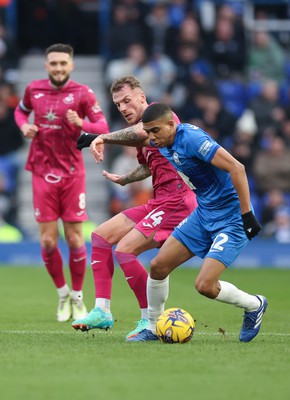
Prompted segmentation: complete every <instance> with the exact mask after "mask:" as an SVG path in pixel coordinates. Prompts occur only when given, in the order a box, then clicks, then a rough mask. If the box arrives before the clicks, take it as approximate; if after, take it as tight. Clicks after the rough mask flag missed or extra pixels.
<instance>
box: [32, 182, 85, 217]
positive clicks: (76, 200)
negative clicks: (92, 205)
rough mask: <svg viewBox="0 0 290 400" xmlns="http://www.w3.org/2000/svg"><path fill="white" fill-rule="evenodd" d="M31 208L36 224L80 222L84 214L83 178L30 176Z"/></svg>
mask: <svg viewBox="0 0 290 400" xmlns="http://www.w3.org/2000/svg"><path fill="white" fill-rule="evenodd" d="M32 188H33V206H34V215H35V219H36V221H37V222H50V221H56V220H58V219H59V218H61V219H62V220H63V221H65V222H82V221H86V220H87V219H88V217H87V213H86V194H85V188H86V184H85V177H84V176H77V177H73V178H57V177H54V176H49V177H47V178H44V177H42V176H38V175H35V174H32Z"/></svg>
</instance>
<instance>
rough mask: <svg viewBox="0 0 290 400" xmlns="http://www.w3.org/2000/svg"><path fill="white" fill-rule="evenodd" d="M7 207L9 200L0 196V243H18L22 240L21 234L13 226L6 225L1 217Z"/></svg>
mask: <svg viewBox="0 0 290 400" xmlns="http://www.w3.org/2000/svg"><path fill="white" fill-rule="evenodd" d="M8 207H9V200H8V199H7V197H6V196H3V195H1V194H0V243H18V242H21V241H22V239H23V235H22V233H21V232H20V231H19V230H18V229H17V228H16V227H15V226H13V225H11V224H9V223H7V222H6V221H5V219H4V217H3V216H4V215H5V214H6V213H7V209H8Z"/></svg>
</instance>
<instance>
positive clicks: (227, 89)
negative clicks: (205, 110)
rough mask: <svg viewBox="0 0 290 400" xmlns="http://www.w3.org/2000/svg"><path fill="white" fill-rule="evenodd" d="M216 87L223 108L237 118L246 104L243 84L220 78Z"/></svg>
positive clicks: (245, 92)
mask: <svg viewBox="0 0 290 400" xmlns="http://www.w3.org/2000/svg"><path fill="white" fill-rule="evenodd" d="M217 87H218V91H219V95H220V97H221V101H222V104H223V106H224V107H225V109H226V110H228V111H229V112H230V113H232V114H234V115H235V116H236V117H238V118H239V117H240V116H241V115H242V114H243V112H244V110H245V109H246V106H247V90H246V87H245V85H244V84H243V83H241V82H238V81H234V80H220V81H218V82H217Z"/></svg>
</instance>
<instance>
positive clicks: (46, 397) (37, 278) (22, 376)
mask: <svg viewBox="0 0 290 400" xmlns="http://www.w3.org/2000/svg"><path fill="white" fill-rule="evenodd" d="M197 272H198V270H197V269H187V268H179V269H177V270H176V271H174V272H173V273H172V274H171V277H170V296H169V299H168V301H167V303H166V308H169V307H182V308H184V309H185V310H187V311H189V312H190V313H191V314H192V316H193V317H194V319H195V320H196V330H195V333H194V335H193V338H192V340H191V341H190V342H188V343H186V344H175V345H170V344H163V343H161V342H152V343H126V342H125V339H124V338H125V336H126V334H127V333H128V332H129V331H130V330H131V329H133V327H134V321H137V320H138V319H139V311H138V307H137V302H136V300H135V297H134V296H133V293H132V292H131V290H130V289H129V287H128V286H127V283H126V281H125V279H124V278H123V276H122V273H121V271H120V269H119V268H116V271H115V277H114V285H113V297H112V312H113V315H114V318H115V320H116V322H115V326H114V328H113V330H111V331H108V332H105V331H96V330H94V331H90V332H89V333H82V332H76V331H74V330H73V329H72V328H71V326H70V323H59V322H57V321H56V319H55V313H56V307H57V296H56V292H55V290H54V288H53V285H52V282H51V280H50V278H49V276H48V275H47V273H46V271H45V270H44V268H42V267H19V268H18V267H5V266H2V267H1V268H0V288H1V289H0V304H1V312H0V371H1V373H0V394H1V399H3V400H14V399H15V400H16V399H23V400H26V399H29V400H58V399H70V400H74V399H85V398H86V399H108V400H122V399H124V400H131V399H132V400H143V399H144V400H145V399H146V400H147V399H156V400H171V399H176V400H179V399H197V400H211V399H213V400H231V399H233V400H240V399H241V400H242V399H254V400H275V399H279V400H289V399H290V300H289V298H290V295H289V294H290V291H289V284H290V269H289V270H275V269H264V270H262V269H259V270H244V269H243V270H237V269H233V270H229V271H226V273H225V274H224V276H223V279H224V280H227V281H229V282H232V283H233V284H235V285H237V286H238V287H239V288H240V289H244V290H245V291H247V292H250V293H253V294H255V293H257V294H259V293H261V294H264V295H265V296H266V297H267V299H268V301H269V307H268V310H267V312H266V314H265V316H264V320H263V324H262V328H261V332H260V334H259V335H258V336H257V337H256V339H255V340H254V341H253V342H251V343H240V342H239V340H238V335H239V331H240V328H241V324H242V315H243V312H242V310H240V309H238V308H234V307H231V306H229V305H226V304H222V303H218V302H215V301H212V300H209V299H206V298H204V297H202V296H200V295H199V294H198V293H197V292H196V291H195V290H194V279H195V276H196V274H197ZM66 274H67V277H68V279H69V274H68V270H67V269H66ZM84 293H85V300H86V304H87V306H88V308H89V309H90V308H92V307H93V305H94V289H93V280H92V273H91V270H90V269H89V268H88V271H87V275H86V279H85V287H84Z"/></svg>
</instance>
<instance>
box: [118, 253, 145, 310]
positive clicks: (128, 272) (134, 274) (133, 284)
mask: <svg viewBox="0 0 290 400" xmlns="http://www.w3.org/2000/svg"><path fill="white" fill-rule="evenodd" d="M115 254H116V258H117V260H118V262H119V264H120V267H121V268H122V270H123V272H124V275H125V278H126V279H127V282H128V284H129V286H130V288H131V289H132V290H133V292H134V293H135V296H136V298H137V300H138V303H139V306H140V308H147V305H148V304H147V296H146V285H147V278H148V273H147V271H146V269H145V268H144V267H143V265H142V264H141V263H140V261H139V260H138V258H137V257H136V256H135V255H134V254H129V253H122V252H120V251H115Z"/></svg>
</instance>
